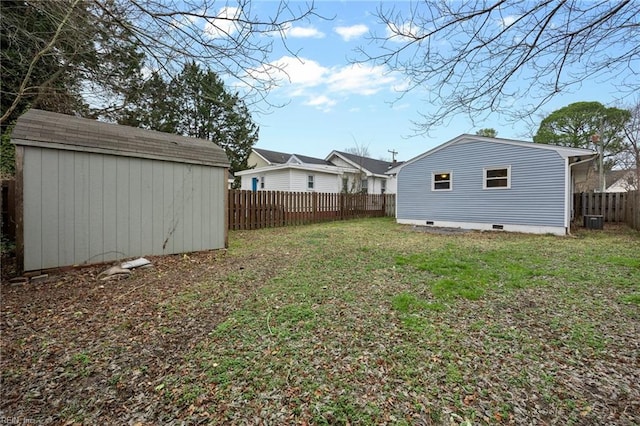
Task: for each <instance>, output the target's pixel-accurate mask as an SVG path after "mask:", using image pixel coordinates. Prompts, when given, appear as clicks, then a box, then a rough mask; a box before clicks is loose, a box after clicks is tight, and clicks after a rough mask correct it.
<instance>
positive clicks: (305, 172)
mask: <svg viewBox="0 0 640 426" xmlns="http://www.w3.org/2000/svg"><path fill="white" fill-rule="evenodd" d="M247 164H248V165H249V166H250V167H251V166H253V167H254V168H253V169H249V170H242V171H239V172H236V176H240V177H241V179H242V181H241V189H242V190H250V191H293V192H305V191H313V192H332V193H337V192H340V190H341V187H342V179H343V176H344V175H345V174H349V173H351V174H355V173H357V170H355V169H351V168H348V167H338V166H335V165H333V164H331V163H330V162H328V161H326V160H323V159H321V158H314V157H308V156H305V155H300V154H286V153H283V152H276V151H268V150H266V149H258V148H254V149H253V150H252V152H251V154H250V155H249V159H248V161H247Z"/></svg>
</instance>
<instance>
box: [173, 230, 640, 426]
mask: <svg viewBox="0 0 640 426" xmlns="http://www.w3.org/2000/svg"><path fill="white" fill-rule="evenodd" d="M253 237H255V239H254V238H253ZM262 244H264V245H262ZM252 250H258V251H260V252H262V253H265V250H266V252H267V253H266V254H265V255H266V256H270V255H271V256H280V255H283V254H284V255H285V256H286V257H287V260H286V262H285V265H284V266H283V267H282V268H281V270H280V271H279V272H278V273H277V274H275V276H272V277H271V278H269V279H268V280H267V281H266V282H265V283H264V285H263V286H262V287H261V288H260V289H259V290H258V294H257V297H256V298H255V300H252V301H247V302H246V303H245V304H244V306H241V307H240V309H239V310H237V311H236V313H235V314H233V315H232V316H231V317H230V318H228V319H227V320H226V321H225V322H223V323H221V324H219V325H218V326H217V328H216V330H215V331H214V332H213V333H212V334H211V335H210V336H211V338H210V339H209V340H208V341H206V342H203V343H202V346H201V348H200V354H201V355H202V356H201V358H203V359H206V361H204V362H202V361H201V362H200V367H199V368H200V369H203V370H204V371H205V372H206V377H207V378H208V379H207V380H208V381H209V382H211V383H213V384H215V385H216V389H217V392H219V393H218V394H217V395H216V397H215V399H216V400H219V401H222V400H224V401H230V400H231V401H233V400H237V401H241V400H245V399H246V398H247V395H253V396H258V397H266V396H268V395H273V394H274V393H275V394H277V395H280V396H279V397H278V398H281V397H282V389H285V388H286V389H292V391H290V393H292V395H289V396H288V397H287V398H288V399H287V400H288V401H292V402H291V407H290V409H291V410H292V411H291V412H292V413H295V416H297V417H298V418H306V419H310V420H311V421H312V422H313V423H316V424H336V423H338V424H345V423H347V422H349V423H352V424H354V423H359V424H371V423H376V422H379V421H382V419H388V418H389V416H393V417H394V418H395V419H396V420H397V421H396V423H398V424H402V422H406V424H411V423H412V421H413V420H415V419H419V418H424V419H428V420H429V419H430V421H432V420H433V419H439V420H444V419H445V418H446V419H447V421H449V420H450V419H454V420H455V419H462V421H464V419H467V420H469V421H471V420H470V419H475V421H478V419H481V420H480V423H500V422H501V421H503V420H504V421H506V420H508V419H510V418H513V416H514V415H515V414H517V413H516V411H515V410H514V405H513V402H512V401H511V400H510V397H509V396H508V395H513V392H514V389H516V390H517V389H521V390H522V392H527V393H528V394H534V395H539V398H540V399H546V400H547V401H548V402H547V403H549V404H551V405H552V406H553V410H555V411H553V412H554V413H564V414H566V415H568V416H569V417H571V416H573V417H575V416H578V417H579V413H578V411H579V408H576V407H575V403H574V402H571V401H573V399H571V398H566V395H565V396H562V397H560V396H557V393H558V389H557V387H558V383H557V381H556V379H555V376H554V374H553V371H555V370H557V371H561V370H562V368H563V366H565V365H572V366H574V368H575V366H576V365H578V366H579V365H581V363H584V362H585V359H587V358H586V357H589V358H588V359H590V362H591V361H593V357H596V358H597V357H598V356H602V354H603V353H605V352H606V350H607V349H609V350H611V349H612V348H613V347H615V345H616V344H618V343H617V341H616V339H615V338H614V339H612V338H610V337H607V338H605V337H604V336H605V335H607V336H609V335H611V333H615V331H614V329H615V327H613V326H612V325H609V323H610V321H611V319H612V318H611V315H616V316H619V317H620V320H621V321H623V318H624V317H625V316H627V318H628V320H631V319H632V318H636V320H637V316H638V315H637V308H636V307H635V306H637V305H638V296H637V295H638V292H639V291H640V287H639V286H640V268H639V260H638V253H639V252H640V240H639V238H638V234H637V233H634V232H632V231H624V230H623V231H619V232H618V233H613V234H607V233H584V234H579V235H578V236H577V237H574V238H569V237H567V238H560V237H555V236H548V235H542V236H540V235H522V234H507V233H470V234H464V235H455V236H442V235H435V234H433V235H432V234H424V233H417V232H413V231H412V230H411V228H409V227H402V226H398V225H396V224H395V223H393V221H391V220H386V219H378V220H362V221H354V222H345V223H330V224H324V225H312V226H306V227H299V228H288V229H286V230H262V231H255V234H254V235H249V234H248V233H236V234H234V233H231V249H230V255H231V256H232V255H233V254H234V252H235V251H237V252H238V253H242V254H244V253H246V252H250V251H252ZM269 253H271V254H269ZM258 274H259V273H258ZM229 283H230V284H232V285H242V281H241V280H238V279H237V278H234V279H233V280H231V281H229ZM184 298H188V297H187V296H185V297H184ZM614 312H615V314H614ZM603 323H604V324H605V325H603ZM549 351H552V352H551V353H550V352H549ZM553 351H556V352H553ZM203 354H204V355H203ZM550 356H551V359H553V362H552V364H553V366H552V367H546V368H544V369H541V368H540V367H539V366H540V365H542V364H543V363H545V362H548V361H545V360H548V359H549V358H550ZM194 374H195V373H194ZM181 380H183V379H181ZM395 380H401V382H402V383H403V385H402V387H401V388H402V390H400V388H398V387H397V385H395V384H394V383H395V382H394V381H395ZM485 380H497V381H498V382H503V383H504V385H500V384H498V385H496V386H495V389H494V388H491V387H489V388H487V387H486V385H485ZM461 387H464V389H466V390H464V389H463V388H461ZM240 389H242V391H240ZM184 392H185V393H186V395H182V396H181V397H179V398H182V399H183V400H184V399H186V400H191V399H193V398H191V397H189V395H190V394H191V393H193V388H187V390H185V391H184ZM363 392H364V395H363ZM465 392H466V393H465ZM509 392H510V393H509ZM567 392H569V390H567ZM412 395H413V396H412ZM469 395H475V396H473V398H472V397H470V396H469ZM427 396H428V397H427ZM581 397H582V398H586V397H587V396H585V395H581ZM389 398H390V399H391V400H392V401H394V403H393V404H387V405H384V404H382V402H383V401H384V400H386V399H389ZM465 398H466V399H465ZM472 400H473V401H476V402H475V403H474V404H471V403H470V402H469V401H472ZM479 401H481V402H479ZM451 404H453V406H454V407H457V408H455V409H454V410H453V413H454V414H455V413H456V412H457V414H455V415H454V414H451ZM475 405H478V406H477V407H476V406H475ZM284 407H287V405H286V404H285V405H284ZM294 407H295V408H294ZM409 407H411V408H409ZM417 407H421V408H417ZM489 407H491V408H489ZM210 408H211V407H210ZM248 410H249V411H252V410H258V408H256V407H254V408H252V407H248ZM403 410H409V411H410V412H413V413H414V416H415V417H414V418H413V420H412V418H411V417H410V418H406V417H404V416H403V415H402V413H403ZM443 410H444V411H443ZM447 413H448V414H447ZM594 415H596V414H594ZM425 421H426V420H425Z"/></svg>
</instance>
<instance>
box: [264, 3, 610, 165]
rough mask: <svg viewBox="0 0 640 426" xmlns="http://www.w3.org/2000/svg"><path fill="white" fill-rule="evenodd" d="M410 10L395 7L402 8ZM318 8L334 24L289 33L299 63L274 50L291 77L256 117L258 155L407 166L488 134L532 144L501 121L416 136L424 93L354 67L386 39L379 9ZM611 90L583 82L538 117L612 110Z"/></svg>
mask: <svg viewBox="0 0 640 426" xmlns="http://www.w3.org/2000/svg"><path fill="white" fill-rule="evenodd" d="M293 3H294V4H295V3H296V2H293ZM409 4H410V3H408V2H396V3H395V5H396V6H400V7H402V5H409ZM256 5H257V6H258V7H259V5H260V2H257V3H256ZM300 6H301V7H303V6H304V4H300ZM315 6H316V11H317V13H318V14H319V15H322V16H324V17H333V19H332V20H323V19H320V18H317V19H316V18H312V19H311V20H310V21H306V22H297V23H294V24H293V25H292V26H291V27H289V28H288V29H287V31H286V42H287V45H288V47H289V49H290V50H291V51H293V52H297V57H294V56H292V55H291V53H290V52H287V50H286V49H284V48H283V47H282V46H281V45H280V44H279V43H278V41H275V42H274V51H273V52H272V54H271V58H270V60H271V61H272V63H275V64H278V65H279V66H280V67H283V68H284V69H286V74H284V73H282V74H281V75H279V82H280V84H279V86H278V87H277V88H275V89H273V90H272V91H271V92H270V93H269V95H268V100H269V102H270V103H273V104H284V106H282V107H281V108H272V109H270V113H268V114H264V113H254V114H253V118H254V121H256V122H257V123H258V124H259V126H260V138H259V141H258V143H257V144H256V147H258V148H264V149H270V150H275V151H283V152H289V153H299V154H304V155H309V156H314V157H325V156H326V155H327V154H329V153H330V152H331V151H332V150H333V149H337V150H344V149H346V148H350V147H354V146H356V145H358V146H364V147H366V148H367V149H368V150H369V152H370V154H371V156H372V157H374V158H384V159H390V158H391V154H390V153H389V152H388V151H389V150H395V151H397V152H398V155H397V159H399V160H408V159H410V158H412V157H414V156H416V155H419V154H421V153H422V152H425V151H427V150H429V149H431V148H433V147H435V146H437V145H439V144H441V143H443V142H446V141H448V140H450V139H452V138H454V137H456V136H458V135H460V134H462V133H475V132H476V131H477V130H478V129H480V128H483V127H491V128H494V129H496V130H497V132H498V136H499V137H504V138H513V139H521V140H531V136H532V133H531V132H532V128H531V127H530V126H527V125H526V123H522V124H519V125H514V124H512V123H511V122H509V121H508V120H506V119H503V118H502V117H500V116H497V115H492V116H490V117H489V119H487V121H485V122H483V123H476V125H475V126H474V125H473V124H472V123H471V122H470V121H469V120H468V119H465V117H463V116H458V117H454V118H453V119H452V120H451V121H450V122H449V123H446V124H444V125H442V126H440V127H438V128H436V129H433V130H432V131H431V132H430V134H429V135H422V136H412V135H414V131H413V127H412V124H411V121H412V120H414V121H415V120H420V115H419V113H420V112H425V111H428V109H429V105H427V104H426V103H425V101H424V93H419V91H413V92H411V93H408V94H406V95H404V96H402V97H401V96H400V94H401V93H402V88H403V87H405V84H406V81H405V79H404V77H403V76H402V75H400V74H398V73H393V72H389V71H388V70H386V69H384V68H381V67H374V66H372V65H360V66H358V65H352V64H350V61H349V60H350V59H353V58H355V57H357V53H356V51H355V49H357V48H358V47H363V48H367V43H368V38H367V36H368V35H369V34H370V32H372V31H373V32H377V33H379V34H384V32H385V28H384V27H382V25H381V24H380V23H379V22H378V18H377V17H376V16H374V13H375V11H376V9H377V7H378V6H379V2H369V1H316V3H315ZM254 8H255V6H254ZM613 84H615V81H611V80H609V81H585V82H583V85H582V87H581V88H580V89H579V90H578V91H577V92H576V93H567V94H562V95H560V96H557V97H556V98H555V99H553V100H552V101H551V102H550V103H548V104H547V105H545V106H544V109H543V110H542V111H541V113H542V114H548V113H550V112H552V111H553V110H556V109H558V108H561V107H563V106H566V105H568V104H570V103H572V102H577V101H593V100H597V101H599V102H601V103H603V104H605V105H611V106H613V104H614V101H615V95H614V94H613V92H614V90H613V88H612V85H613ZM252 108H253V107H252ZM540 119H541V118H538V122H539V120H540ZM533 131H534V132H535V128H534V129H533Z"/></svg>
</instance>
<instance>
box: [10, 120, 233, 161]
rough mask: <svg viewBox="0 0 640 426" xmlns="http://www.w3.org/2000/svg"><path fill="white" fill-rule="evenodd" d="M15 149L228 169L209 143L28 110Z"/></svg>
mask: <svg viewBox="0 0 640 426" xmlns="http://www.w3.org/2000/svg"><path fill="white" fill-rule="evenodd" d="M11 139H12V142H13V143H14V144H16V145H24V146H38V147H43V148H57V149H63V150H70V151H84V152H95V153H102V154H112V155H123V156H128V157H138V158H149V159H157V160H167V161H175V162H181V163H192V164H203V165H210V166H222V167H227V166H228V165H229V160H228V159H227V155H226V153H225V152H224V150H223V149H222V148H220V147H219V146H218V145H216V144H214V143H213V142H211V141H208V140H204V139H196V138H190V137H186V136H180V135H175V134H171V133H163V132H157V131H153V130H145V129H139V128H136V127H129V126H122V125H117V124H112V123H104V122H100V121H96V120H90V119H86V118H78V117H73V116H70V115H64V114H58V113H54V112H49V111H42V110H37V109H30V110H29V111H27V112H26V113H25V114H23V115H22V116H20V118H18V121H17V122H16V125H15V127H14V129H13V132H12V134H11Z"/></svg>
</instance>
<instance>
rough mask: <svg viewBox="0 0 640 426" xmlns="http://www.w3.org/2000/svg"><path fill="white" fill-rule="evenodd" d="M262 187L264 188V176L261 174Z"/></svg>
mask: <svg viewBox="0 0 640 426" xmlns="http://www.w3.org/2000/svg"><path fill="white" fill-rule="evenodd" d="M260 189H264V176H260Z"/></svg>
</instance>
